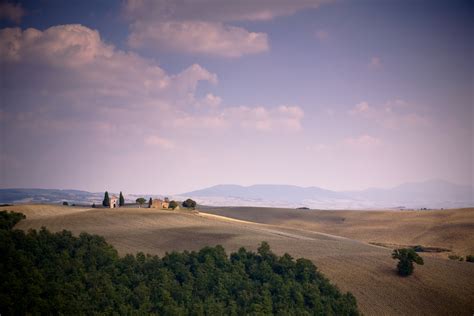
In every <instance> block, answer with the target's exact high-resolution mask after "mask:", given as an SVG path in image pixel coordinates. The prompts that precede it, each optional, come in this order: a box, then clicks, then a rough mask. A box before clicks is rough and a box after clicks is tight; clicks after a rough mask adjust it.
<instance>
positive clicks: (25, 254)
mask: <svg viewBox="0 0 474 316" xmlns="http://www.w3.org/2000/svg"><path fill="white" fill-rule="evenodd" d="M22 218H24V216H22V214H18V213H7V212H1V213H0V228H1V229H0V237H1V238H0V253H1V254H2V255H1V256H0V313H1V314H5V315H12V314H15V315H16V314H21V315H25V314H47V315H48V314H53V315H56V314H72V315H91V314H122V315H125V314H127V315H145V314H146V315H246V314H251V315H269V314H280V315H358V310H357V306H356V300H355V298H354V296H353V295H352V294H350V293H346V294H343V293H341V292H340V291H339V290H338V289H337V288H336V287H335V286H333V285H332V284H331V283H330V282H329V281H328V280H327V279H326V278H325V277H324V276H323V275H322V274H321V273H319V272H318V271H317V269H316V267H315V266H314V264H313V263H312V262H311V261H309V260H306V259H298V260H296V261H295V260H294V259H293V258H292V257H291V256H290V255H288V254H285V255H283V256H281V257H279V256H276V255H275V254H273V253H272V252H271V251H270V248H269V246H268V244H266V243H262V245H261V246H260V248H259V249H258V252H257V253H254V252H251V251H247V250H245V249H244V248H241V249H240V250H239V251H238V252H235V253H232V254H231V255H230V257H229V256H228V255H227V254H226V252H225V251H224V249H223V248H222V247H221V246H216V247H205V248H203V249H201V250H200V251H198V252H194V251H193V252H187V251H185V252H182V253H178V252H172V253H169V254H167V255H165V256H164V257H162V258H160V257H157V256H150V255H145V254H143V253H138V254H136V255H126V256H124V257H119V256H118V254H117V251H116V250H115V249H114V248H113V247H112V246H110V245H108V244H107V243H106V242H105V240H104V238H102V237H100V236H96V235H90V234H86V233H82V234H80V235H79V236H78V237H75V236H73V235H72V234H71V232H69V231H65V230H64V231H62V232H58V233H51V232H49V231H48V230H47V229H45V228H42V229H41V230H40V231H35V230H30V231H28V232H27V233H25V232H24V231H21V230H14V229H12V227H13V226H14V225H15V224H16V223H17V222H18V221H19V220H21V219H22Z"/></svg>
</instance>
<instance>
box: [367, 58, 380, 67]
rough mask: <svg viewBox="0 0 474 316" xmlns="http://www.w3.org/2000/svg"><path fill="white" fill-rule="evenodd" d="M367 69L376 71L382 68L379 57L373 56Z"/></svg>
mask: <svg viewBox="0 0 474 316" xmlns="http://www.w3.org/2000/svg"><path fill="white" fill-rule="evenodd" d="M369 67H370V68H372V69H377V68H380V67H382V60H381V59H380V57H377V56H374V57H372V58H371V59H370V62H369Z"/></svg>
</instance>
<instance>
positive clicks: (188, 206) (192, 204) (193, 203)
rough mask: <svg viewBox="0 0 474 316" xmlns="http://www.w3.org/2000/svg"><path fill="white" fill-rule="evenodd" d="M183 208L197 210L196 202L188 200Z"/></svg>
mask: <svg viewBox="0 0 474 316" xmlns="http://www.w3.org/2000/svg"><path fill="white" fill-rule="evenodd" d="M183 207H187V208H195V207H196V201H194V200H191V199H187V200H186V201H184V202H183Z"/></svg>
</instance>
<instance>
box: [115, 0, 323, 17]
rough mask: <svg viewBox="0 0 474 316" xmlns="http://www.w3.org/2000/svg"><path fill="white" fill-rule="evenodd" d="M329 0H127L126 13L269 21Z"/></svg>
mask: <svg viewBox="0 0 474 316" xmlns="http://www.w3.org/2000/svg"><path fill="white" fill-rule="evenodd" d="M328 2H332V1H327V0H299V1H273V0H243V1H220V0H201V1H179V2H178V1H167V0H127V1H126V2H125V3H124V12H125V14H126V16H128V17H130V18H132V19H137V20H138V19H148V20H163V19H174V20H205V21H219V22H230V21H268V20H271V19H274V18H276V17H279V16H288V15H292V14H294V13H296V12H297V11H300V10H305V9H316V8H318V7H319V6H320V5H321V4H324V3H328Z"/></svg>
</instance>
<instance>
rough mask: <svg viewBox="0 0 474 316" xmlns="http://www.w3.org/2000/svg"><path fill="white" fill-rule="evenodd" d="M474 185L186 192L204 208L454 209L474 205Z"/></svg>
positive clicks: (243, 188)
mask: <svg viewBox="0 0 474 316" xmlns="http://www.w3.org/2000/svg"><path fill="white" fill-rule="evenodd" d="M473 192H474V191H473V187H472V186H463V185H457V184H453V183H449V182H447V181H443V180H431V181H425V182H416V183H405V184H402V185H399V186H396V187H393V188H371V189H366V190H358V191H332V190H326V189H322V188H318V187H298V186H292V185H272V184H267V185H252V186H239V185H216V186H213V187H209V188H205V189H201V190H197V191H192V192H187V193H183V194H180V196H191V197H193V198H196V199H197V200H198V202H200V203H201V204H204V205H214V206H236V205H237V206H267V207H299V206H307V207H310V208H319V209H367V208H370V209H377V208H454V207H472V206H474V193H473Z"/></svg>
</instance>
